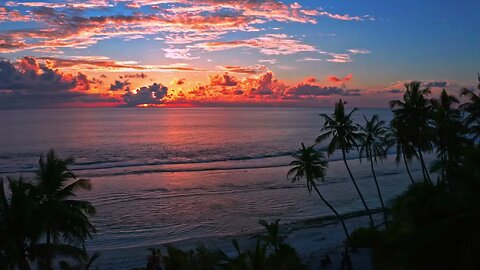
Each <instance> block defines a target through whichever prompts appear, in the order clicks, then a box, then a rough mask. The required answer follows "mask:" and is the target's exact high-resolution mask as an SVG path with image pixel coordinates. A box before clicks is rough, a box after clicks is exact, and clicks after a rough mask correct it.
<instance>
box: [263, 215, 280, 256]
mask: <svg viewBox="0 0 480 270" xmlns="http://www.w3.org/2000/svg"><path fill="white" fill-rule="evenodd" d="M279 222H280V219H277V220H275V221H274V222H271V223H268V222H267V221H265V220H263V219H260V220H259V221H258V223H260V225H262V226H263V227H264V228H265V229H266V230H267V233H266V234H265V235H263V236H262V239H263V240H264V241H265V243H266V244H267V245H268V246H271V247H273V249H275V252H278V249H279V246H280V244H282V242H283V237H282V236H281V235H280V226H279Z"/></svg>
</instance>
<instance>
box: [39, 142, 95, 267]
mask: <svg viewBox="0 0 480 270" xmlns="http://www.w3.org/2000/svg"><path fill="white" fill-rule="evenodd" d="M72 163H73V159H72V158H67V159H61V158H59V157H57V156H56V155H55V152H54V151H53V150H50V151H49V152H48V153H47V155H46V156H45V158H44V156H43V155H42V156H41V157H40V160H39V162H38V165H39V168H38V170H37V172H36V178H35V183H36V188H35V189H36V192H37V193H38V196H39V197H40V198H41V200H40V205H39V214H40V217H41V218H40V220H39V222H40V224H41V226H42V227H43V229H44V231H45V238H46V244H47V245H49V244H51V243H58V242H59V241H60V238H63V241H65V242H67V243H72V244H80V245H81V246H82V247H83V248H84V247H85V240H86V239H87V238H89V237H91V236H92V233H94V232H95V227H94V226H93V225H92V223H90V220H89V216H90V215H93V214H94V213H95V208H94V207H93V206H92V204H91V203H90V202H88V201H83V200H74V199H73V198H74V197H75V196H76V192H77V191H78V190H81V189H83V190H90V189H91V184H90V181H89V180H88V179H77V177H76V176H75V174H74V173H73V172H72V171H71V170H70V169H69V168H68V166H69V165H70V164H72ZM44 256H45V260H44V262H43V263H44V264H45V265H44V266H45V267H50V266H51V261H52V258H53V256H54V254H53V250H52V252H46V253H45V254H44Z"/></svg>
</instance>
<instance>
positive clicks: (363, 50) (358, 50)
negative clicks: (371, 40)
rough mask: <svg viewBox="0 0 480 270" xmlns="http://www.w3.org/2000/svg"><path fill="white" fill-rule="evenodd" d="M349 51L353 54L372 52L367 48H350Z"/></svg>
mask: <svg viewBox="0 0 480 270" xmlns="http://www.w3.org/2000/svg"><path fill="white" fill-rule="evenodd" d="M348 52H350V53H352V54H369V53H371V52H370V51H369V50H367V49H350V50H348Z"/></svg>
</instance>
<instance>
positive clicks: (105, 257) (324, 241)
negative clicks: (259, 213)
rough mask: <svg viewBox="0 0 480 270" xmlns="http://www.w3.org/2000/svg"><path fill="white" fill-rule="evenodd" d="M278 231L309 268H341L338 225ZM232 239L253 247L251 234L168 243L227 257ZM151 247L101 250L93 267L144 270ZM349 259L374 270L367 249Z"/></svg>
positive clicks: (356, 222) (361, 269)
mask: <svg viewBox="0 0 480 270" xmlns="http://www.w3.org/2000/svg"><path fill="white" fill-rule="evenodd" d="M374 219H375V221H376V222H377V223H380V222H381V215H379V214H375V215H374ZM345 221H346V224H347V227H348V228H349V231H353V230H354V229H355V228H358V227H362V226H367V225H368V220H367V217H366V216H358V215H352V216H351V217H348V218H347V219H346V220H345ZM281 232H282V234H284V235H285V236H286V239H285V242H286V243H288V244H290V245H291V246H293V247H294V248H295V249H296V250H297V252H298V253H299V255H300V256H301V258H302V260H303V261H304V262H305V263H306V264H307V265H308V267H309V269H340V261H341V252H342V251H343V247H344V245H343V240H344V239H345V236H344V233H343V230H342V228H341V225H340V224H338V223H336V222H335V220H332V219H331V218H321V219H316V220H307V221H303V222H299V223H292V224H284V225H281ZM234 238H235V239H237V240H238V242H239V244H240V246H241V248H248V247H252V246H253V245H254V244H255V236H254V235H244V236H236V237H223V238H219V237H211V238H202V239H188V240H183V241H178V242H175V243H171V244H174V245H175V246H176V247H178V248H181V249H190V248H195V247H196V246H198V245H199V244H200V243H201V244H203V245H205V246H206V247H208V248H219V249H222V250H223V251H225V252H226V253H227V254H231V255H234V254H235V250H234V248H233V246H232V244H231V241H232V240H233V239H234ZM151 247H155V248H162V246H161V245H156V246H148V247H135V248H126V249H116V250H105V251H100V253H101V256H100V258H99V259H98V260H97V261H96V264H95V265H96V266H99V267H100V268H101V269H103V270H109V269H112V270H113V269H115V270H123V269H125V270H128V269H134V268H141V267H145V264H146V261H147V260H146V258H147V256H148V254H149V251H148V248H151ZM325 255H328V256H330V258H331V260H332V264H331V265H329V266H327V267H325V268H321V266H320V260H321V258H323V257H324V256H325ZM351 259H352V262H353V266H354V269H355V270H369V269H373V266H372V264H371V256H370V252H369V250H362V249H360V250H359V251H358V252H357V253H352V254H351Z"/></svg>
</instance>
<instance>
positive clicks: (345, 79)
mask: <svg viewBox="0 0 480 270" xmlns="http://www.w3.org/2000/svg"><path fill="white" fill-rule="evenodd" d="M352 79H353V75H352V74H348V75H347V76H345V77H343V78H340V77H337V76H333V75H332V76H328V78H327V80H328V81H329V82H332V83H338V82H342V83H345V82H348V81H351V80H352Z"/></svg>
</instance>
